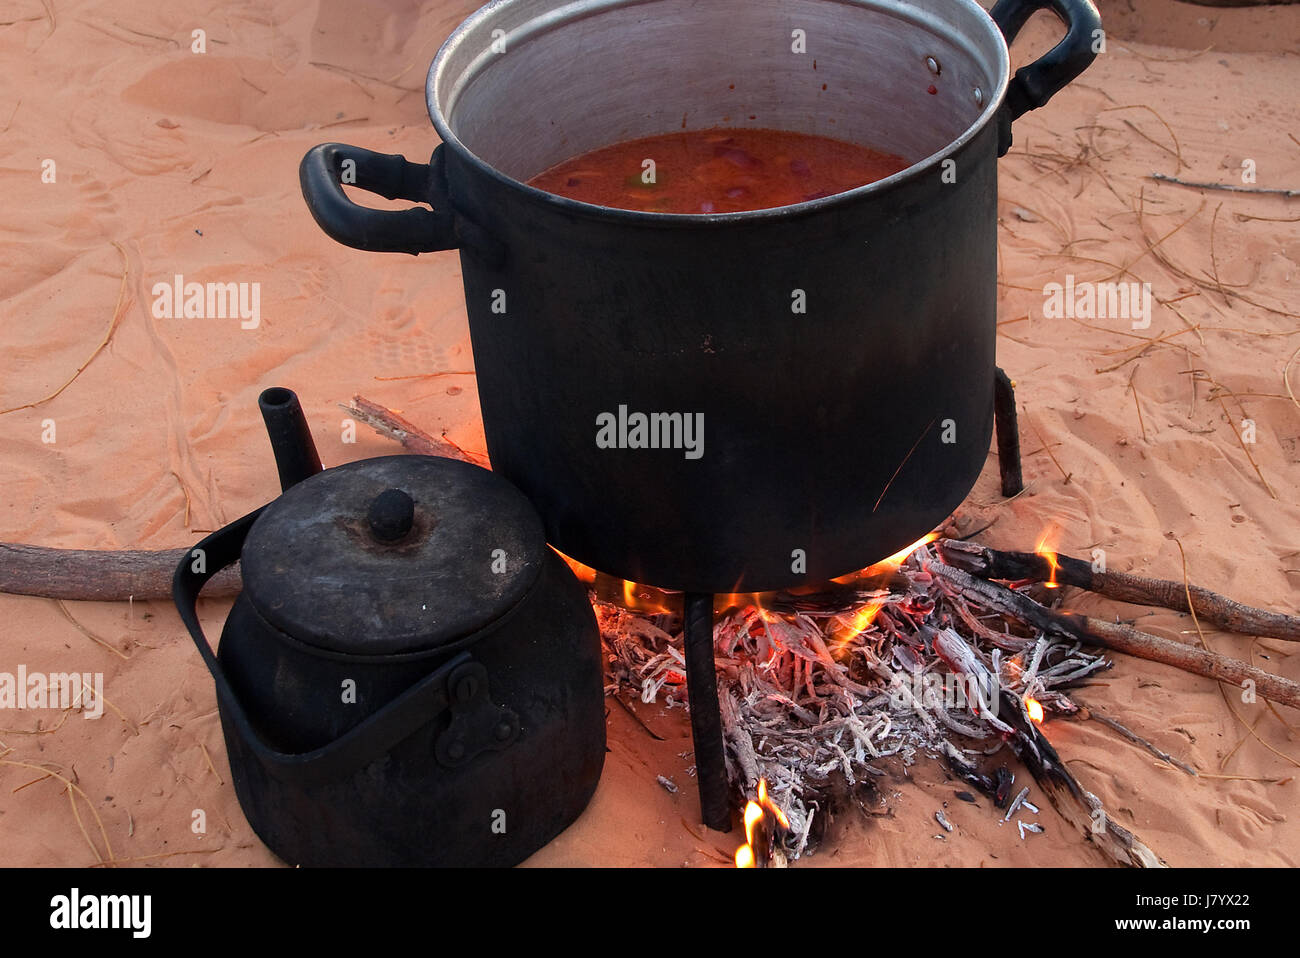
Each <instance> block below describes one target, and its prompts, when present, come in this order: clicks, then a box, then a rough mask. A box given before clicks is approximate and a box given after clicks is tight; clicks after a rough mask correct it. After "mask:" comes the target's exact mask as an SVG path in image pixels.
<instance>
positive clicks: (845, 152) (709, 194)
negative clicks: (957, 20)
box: [528, 129, 911, 213]
mask: <svg viewBox="0 0 1300 958" xmlns="http://www.w3.org/2000/svg"><path fill="white" fill-rule="evenodd" d="M910 165H911V164H910V163H908V161H907V160H905V159H903V158H902V157H901V156H895V155H893V154H891V153H883V152H881V151H879V150H873V149H870V148H868V147H865V146H859V145H858V144H856V143H847V142H845V141H843V140H835V139H831V138H830V137H825V136H815V135H812V134H808V133H789V132H786V131H783V130H760V129H745V130H730V129H713V130H691V131H686V132H678V133H668V134H664V135H661V136H650V137H644V138H642V139H637V140H627V141H625V142H622V143H615V144H613V145H612V146H606V147H602V148H600V149H598V150H592V151H591V152H590V153H583V154H580V155H579V156H575V157H572V158H571V159H568V160H565V161H564V162H563V163H560V164H559V165H557V166H553V167H551V168H550V169H549V170H546V171H545V172H543V173H539V174H538V175H537V176H535V177H533V178H532V179H531V180H529V181H528V183H529V185H530V186H535V187H537V188H538V189H540V190H545V191H546V192H548V193H555V194H558V195H559V196H567V197H569V198H570V199H575V200H581V201H582V202H584V203H593V204H595V205H597V206H610V207H616V208H618V209H625V210H640V211H643V212H648V213H737V212H742V211H746V210H762V209H771V208H773V207H778V206H790V205H792V204H795V203H804V202H807V201H809V200H815V199H820V198H821V197H825V196H833V195H834V194H836V193H843V192H845V191H846V190H851V189H854V188H856V187H859V186H865V185H866V184H868V183H874V182H875V181H876V180H880V179H884V178H885V177H887V176H892V175H893V174H895V173H898V172H900V171H901V170H904V169H906V168H907V167H908V166H910Z"/></svg>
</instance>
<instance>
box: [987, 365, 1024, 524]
mask: <svg viewBox="0 0 1300 958" xmlns="http://www.w3.org/2000/svg"><path fill="white" fill-rule="evenodd" d="M993 419H994V421H995V422H996V424H997V432H998V469H999V470H1000V471H1001V473H1002V495H1004V496H1006V497H1007V498H1008V499H1009V498H1011V497H1012V496H1016V495H1019V494H1020V493H1021V492H1022V491H1023V490H1024V488H1025V480H1024V478H1023V476H1022V475H1021V472H1020V427H1019V426H1018V425H1017V423H1016V390H1015V387H1014V386H1012V385H1011V378H1010V377H1009V376H1008V375H1007V374H1006V373H1004V372H1003V371H1002V369H1001V368H1000V367H999V368H998V371H997V376H996V378H995V379H994V383H993Z"/></svg>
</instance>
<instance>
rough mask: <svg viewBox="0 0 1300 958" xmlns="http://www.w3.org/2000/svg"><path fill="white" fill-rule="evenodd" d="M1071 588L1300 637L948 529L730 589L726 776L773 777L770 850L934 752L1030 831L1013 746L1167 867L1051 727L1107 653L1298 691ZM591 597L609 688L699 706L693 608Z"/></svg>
mask: <svg viewBox="0 0 1300 958" xmlns="http://www.w3.org/2000/svg"><path fill="white" fill-rule="evenodd" d="M1058 576H1064V577H1068V578H1069V583H1067V582H1064V581H1059V580H1058ZM1085 577H1086V578H1087V581H1084V578H1085ZM999 580H1002V581H999ZM842 581H843V580H841V582H842ZM1063 584H1074V585H1076V586H1078V587H1081V588H1091V589H1093V590H1095V591H1098V592H1100V593H1102V594H1112V595H1115V596H1116V597H1119V598H1124V599H1125V600H1126V601H1145V602H1148V603H1149V604H1163V605H1166V606H1169V607H1172V608H1179V606H1180V602H1181V603H1182V604H1183V606H1184V608H1183V610H1184V611H1191V612H1192V613H1193V615H1194V616H1196V615H1197V614H1198V613H1199V616H1200V618H1198V619H1197V624H1198V628H1199V627H1200V620H1201V619H1205V620H1207V621H1209V622H1210V623H1212V624H1214V625H1217V626H1219V627H1225V628H1236V629H1239V630H1246V631H1250V632H1251V633H1252V634H1272V635H1278V636H1281V637H1283V638H1292V639H1294V638H1300V620H1297V619H1295V618H1294V617H1289V616H1284V615H1280V614H1278V613H1271V612H1263V611H1260V610H1255V609H1250V608H1249V607H1246V606H1242V605H1240V604H1238V603H1234V602H1232V601H1231V600H1227V599H1224V598H1223V597H1221V596H1217V595H1215V594H1214V593H1211V592H1209V591H1208V590H1203V589H1197V588H1196V587H1194V586H1185V585H1184V584H1183V583H1172V582H1163V581H1160V580H1148V579H1142V578H1139V577H1136V576H1129V575H1125V574H1123V573H1111V574H1109V577H1108V576H1107V574H1105V573H1101V574H1100V575H1098V574H1095V573H1092V572H1091V570H1090V569H1089V568H1088V566H1087V564H1085V563H1081V562H1079V561H1078V560H1071V559H1069V558H1068V557H1065V556H1060V557H1056V556H1050V557H1045V556H1043V555H1035V554H1033V553H1003V552H997V551H995V550H990V549H985V548H982V547H979V546H974V545H971V544H969V543H965V542H960V541H955V540H940V541H938V542H935V543H930V542H927V543H924V544H922V545H920V546H919V547H917V548H916V549H915V550H914V551H913V552H912V553H911V554H910V555H908V556H907V557H906V558H905V559H903V560H901V562H897V563H887V564H884V565H883V566H877V567H873V568H872V569H870V570H866V572H864V573H863V574H861V575H860V576H858V577H855V578H854V579H853V580H851V581H848V582H843V584H839V583H832V584H831V585H830V586H829V587H828V588H827V589H825V590H822V591H819V592H816V593H808V594H793V593H776V594H765V595H763V596H762V597H758V596H731V597H728V600H729V607H728V608H726V609H725V610H724V611H722V612H721V613H720V614H719V615H718V617H717V619H716V623H715V628H714V646H715V652H716V657H717V668H718V692H719V700H720V707H721V711H722V720H723V727H724V730H725V735H726V743H727V772H728V777H729V780H730V782H731V783H732V786H733V788H734V790H735V793H736V795H737V797H738V799H739V800H740V801H741V803H743V802H744V801H745V800H746V799H751V798H753V797H754V796H755V794H756V793H757V792H758V790H759V787H760V783H764V782H765V783H766V787H767V790H768V793H769V795H770V799H771V801H772V802H774V803H775V805H776V806H777V807H778V808H779V809H780V811H781V812H782V813H783V814H784V818H785V819H786V822H785V823H783V824H784V825H786V826H788V827H782V828H781V829H780V831H781V832H782V834H781V835H780V836H779V839H778V841H777V842H775V843H774V853H775V854H777V855H778V856H779V857H781V858H783V859H790V860H793V859H797V858H799V857H800V856H801V855H804V854H807V853H809V852H810V851H813V850H815V848H816V847H817V844H818V840H819V836H820V832H821V829H820V828H819V825H820V824H824V821H825V818H826V815H827V812H828V810H830V809H831V808H835V807H841V806H842V805H843V804H844V802H845V799H849V800H850V801H851V800H852V797H853V796H854V795H855V794H859V793H860V792H861V785H862V784H863V783H870V782H872V781H873V780H875V779H879V778H881V777H883V776H885V775H887V774H888V771H887V769H888V768H890V763H894V766H895V767H896V765H897V763H900V762H901V763H902V764H903V765H904V766H907V765H911V764H912V763H914V762H916V761H918V760H919V759H921V758H923V757H926V756H928V757H930V758H933V759H938V760H940V761H942V762H944V763H946V764H947V766H948V767H949V768H950V770H951V771H952V772H953V773H954V774H955V775H956V776H957V777H958V778H960V779H961V780H962V781H964V782H966V783H967V784H968V785H970V786H971V787H973V788H974V789H976V790H978V791H980V792H982V793H984V794H985V795H987V796H989V797H990V798H992V799H993V802H994V804H995V806H996V807H997V808H999V809H1001V810H1002V811H1001V812H999V814H1003V815H1005V816H1006V819H1007V820H1008V821H1014V822H1016V824H1017V826H1018V827H1020V828H1021V834H1022V835H1023V834H1024V833H1025V831H1029V832H1034V831H1038V830H1040V828H1041V826H1039V825H1038V823H1037V822H1036V821H1035V815H1034V814H1033V813H1034V812H1036V811H1037V806H1035V805H1034V804H1033V801H1031V800H1030V797H1031V795H1030V792H1031V790H1030V789H1029V788H1027V787H1024V786H1023V785H1022V784H1021V783H1016V784H1015V786H1013V778H1014V774H1013V773H1012V772H1011V771H1010V767H1011V766H1016V763H1015V762H1014V761H1013V760H1012V756H1014V757H1015V758H1017V759H1019V760H1020V764H1022V765H1023V766H1024V767H1025V768H1027V769H1028V770H1029V772H1030V774H1031V775H1032V776H1033V778H1034V780H1035V782H1036V784H1037V786H1038V790H1039V794H1040V795H1044V796H1046V798H1047V800H1049V801H1051V802H1052V803H1053V804H1054V805H1055V806H1056V807H1057V809H1058V811H1060V812H1061V814H1062V816H1063V817H1064V818H1065V819H1066V820H1067V821H1068V822H1070V823H1071V824H1073V825H1074V826H1076V827H1077V828H1079V830H1080V831H1081V833H1082V834H1083V835H1084V836H1085V837H1086V838H1087V839H1088V840H1090V841H1092V842H1093V843H1094V844H1096V845H1097V847H1098V848H1099V849H1100V850H1101V851H1102V852H1103V853H1104V854H1105V855H1107V856H1108V857H1109V858H1110V859H1111V860H1112V861H1114V862H1116V863H1120V864H1125V865H1134V866H1142V867H1151V866H1157V867H1158V866H1159V865H1161V864H1162V863H1161V862H1160V859H1159V857H1158V856H1157V855H1156V854H1155V853H1154V852H1152V851H1151V850H1150V849H1149V848H1148V847H1147V846H1146V845H1145V844H1144V843H1143V842H1142V841H1141V840H1140V839H1139V838H1138V837H1137V836H1135V835H1133V834H1132V833H1131V832H1129V831H1128V830H1126V829H1124V828H1123V827H1121V826H1120V825H1119V824H1118V823H1116V822H1115V821H1114V819H1113V818H1112V817H1111V816H1109V815H1108V814H1106V811H1105V809H1104V808H1103V807H1102V805H1101V803H1100V801H1099V800H1098V799H1097V798H1096V796H1094V795H1093V794H1092V793H1090V792H1089V791H1088V790H1087V789H1086V788H1084V787H1083V786H1082V785H1081V784H1080V783H1079V782H1078V781H1077V780H1076V779H1075V778H1074V776H1073V774H1072V773H1071V772H1070V771H1069V770H1068V769H1067V768H1066V767H1065V765H1064V764H1063V763H1062V762H1061V760H1060V758H1059V756H1057V754H1056V751H1055V750H1054V749H1053V748H1052V746H1051V744H1050V742H1049V741H1048V740H1047V738H1046V737H1045V736H1044V735H1043V734H1042V732H1041V731H1040V729H1039V727H1038V723H1039V722H1040V721H1042V719H1043V718H1044V717H1045V716H1049V717H1050V716H1052V715H1054V714H1055V715H1071V714H1073V713H1076V712H1078V711H1079V706H1078V705H1076V703H1075V702H1074V701H1073V700H1072V699H1071V692H1072V691H1074V690H1076V689H1078V688H1080V687H1081V686H1083V685H1084V684H1086V683H1087V682H1088V681H1089V680H1090V679H1091V678H1093V677H1094V676H1096V675H1097V674H1098V673H1100V672H1102V671H1104V670H1106V669H1109V668H1111V667H1112V666H1113V665H1114V662H1113V660H1112V659H1111V658H1109V657H1108V655H1107V653H1108V652H1109V651H1110V650H1112V649H1113V650H1120V651H1123V652H1125V653H1127V654H1132V655H1138V656H1141V657H1144V658H1148V659H1153V660H1156V661H1162V662H1166V663H1168V664H1171V665H1175V666H1177V667H1180V668H1184V669H1186V670H1188V671H1192V672H1196V673H1198V674H1201V675H1206V676H1208V677H1211V678H1217V679H1220V680H1222V681H1232V682H1238V681H1243V680H1250V681H1252V682H1255V683H1256V685H1257V687H1258V690H1259V694H1260V695H1261V696H1263V697H1265V698H1270V699H1272V700H1274V701H1279V702H1285V703H1286V704H1292V705H1294V704H1296V703H1298V702H1300V695H1298V694H1297V693H1300V687H1297V686H1296V684H1295V683H1293V682H1290V681H1289V680H1286V679H1283V678H1280V677H1278V676H1273V675H1271V674H1270V673H1264V672H1261V671H1260V670H1258V669H1254V668H1253V667H1252V666H1248V665H1246V664H1245V663H1243V662H1239V661H1237V660H1235V659H1228V658H1226V657H1223V656H1218V655H1216V654H1214V653H1212V652H1209V651H1208V650H1202V649H1197V648H1195V647H1193V646H1190V645H1187V644H1184V643H1180V642H1175V641H1171V640H1168V639H1164V638H1161V637H1158V636H1153V635H1148V634H1146V633H1142V632H1139V631H1137V630H1135V629H1132V628H1130V627H1128V626H1124V625H1120V624H1116V623H1109V622H1104V621H1099V620H1095V619H1088V618H1084V617H1082V616H1077V615H1071V614H1068V613H1062V612H1059V611H1057V610H1056V609H1054V608H1053V607H1052V606H1053V604H1055V603H1057V602H1059V601H1060V597H1061V594H1062V590H1061V588H1060V586H1061V585H1063ZM1174 585H1176V586H1177V588H1176V589H1175V588H1173V586H1174ZM1121 593H1122V594H1121ZM594 601H595V606H596V613H597V619H598V622H599V623H600V627H601V634H602V637H603V641H604V643H605V647H606V651H607V653H608V663H609V665H608V676H609V679H608V682H609V684H608V686H607V692H608V693H609V694H611V695H615V696H620V697H628V696H632V697H635V698H636V699H639V700H640V701H641V702H644V703H652V702H659V703H665V704H668V705H669V706H670V707H676V706H679V705H681V704H683V702H684V700H685V701H686V702H688V701H689V698H688V690H687V689H686V688H685V674H684V672H685V669H684V659H683V655H682V636H681V634H680V628H681V621H680V616H674V615H673V614H671V613H666V612H655V613H645V612H636V611H630V610H628V609H627V608H624V607H622V606H621V605H620V604H616V603H615V602H611V601H605V600H603V599H601V598H600V596H599V595H597V596H595V598H594ZM1170 647H1172V648H1170ZM1255 673H1258V674H1255ZM1107 722H1108V724H1110V725H1111V726H1112V727H1113V728H1115V729H1116V730H1117V731H1119V732H1120V733H1121V734H1124V735H1125V736H1126V737H1128V738H1130V739H1131V740H1132V741H1134V742H1136V743H1138V744H1140V745H1142V746H1144V747H1146V748H1147V749H1149V750H1150V751H1152V753H1153V754H1155V755H1156V756H1157V757H1159V758H1160V759H1161V760H1163V761H1166V762H1168V763H1169V764H1171V765H1173V766H1175V767H1178V768H1180V769H1182V770H1183V771H1184V772H1186V773H1188V774H1190V775H1195V774H1196V773H1195V770H1194V769H1192V768H1190V767H1189V766H1186V765H1184V764H1183V763H1181V762H1178V761H1177V760H1176V759H1174V758H1172V757H1171V756H1169V755H1166V754H1165V753H1163V752H1161V751H1160V750H1159V749H1157V748H1156V747H1155V746H1153V745H1151V744H1150V743H1149V742H1147V741H1146V740H1145V739H1143V738H1141V736H1139V735H1137V734H1136V733H1133V732H1131V731H1130V730H1128V729H1126V728H1125V727H1124V726H1122V725H1119V723H1117V722H1113V721H1110V720H1107ZM1017 767H1018V766H1017ZM868 789H869V786H868ZM939 824H940V825H942V824H943V822H942V821H940V822H939ZM760 864H762V863H760Z"/></svg>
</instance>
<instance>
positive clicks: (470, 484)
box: [173, 389, 605, 865]
mask: <svg viewBox="0 0 1300 958" xmlns="http://www.w3.org/2000/svg"><path fill="white" fill-rule="evenodd" d="M260 405H261V407H262V411H263V414H264V416H265V418H266V421H267V426H268V429H269V431H270V433H271V438H272V446H273V449H274V450H275V454H276V462H277V465H278V466H279V469H280V478H281V483H282V485H283V487H284V493H283V494H282V495H281V496H280V498H278V499H276V500H275V501H274V502H272V503H270V504H269V505H267V506H264V507H263V508H261V509H259V510H257V511H256V512H254V513H251V514H250V515H247V516H245V517H244V518H242V519H239V520H238V521H236V522H234V523H232V524H231V525H229V526H227V527H226V528H224V529H222V530H220V531H218V532H216V533H214V534H213V535H211V536H208V537H207V538H206V539H204V540H203V541H202V542H200V543H199V544H198V545H197V546H196V547H195V548H194V549H193V550H192V551H191V552H190V553H189V554H188V555H187V556H186V558H185V560H184V561H183V562H182V563H181V565H180V567H179V568H178V569H177V571H176V577H175V582H174V586H173V593H174V597H175V601H176V605H177V608H178V609H179V610H180V613H181V617H182V619H183V620H184V621H185V624H186V626H187V627H188V629H189V631H190V634H191V636H192V637H193V638H194V641H195V644H196V645H197V646H198V649H199V653H200V654H201V655H202V657H203V660H204V662H205V663H206V664H207V666H208V668H209V670H210V671H211V672H212V676H213V679H214V681H215V682H216V689H217V704H218V708H219V711H220V715H221V724H222V729H223V731H224V733H225V739H226V747H227V750H228V752H229V759H230V769H231V774H232V776H233V779H234V785H235V793H236V795H237V796H238V798H239V802H240V805H241V806H242V807H243V809H244V813H245V815H247V817H248V820H249V823H250V824H251V825H252V826H253V829H254V831H256V832H257V834H258V835H259V836H260V837H261V838H262V840H263V841H265V842H266V844H267V845H268V846H269V847H270V848H271V850H272V851H274V852H275V853H276V854H277V855H279V856H280V857H281V858H282V859H284V860H285V861H286V862H288V863H290V864H295V865H298V864H301V865H512V864H515V863H517V862H519V861H521V860H523V859H524V858H526V857H527V856H528V855H530V854H532V853H533V852H534V851H536V850H537V849H538V848H540V847H541V846H542V845H544V844H546V843H547V842H548V841H550V840H551V839H552V838H553V837H555V835H557V834H558V833H559V832H560V831H562V830H563V829H564V828H565V827H567V826H568V825H569V824H570V823H571V822H572V821H573V820H574V819H575V818H577V816H578V815H579V813H580V812H581V811H582V809H583V808H584V807H585V806H586V804H587V801H588V800H589V799H590V797H591V795H592V792H593V791H594V790H595V787H596V782H597V780H598V779H599V777H600V771H601V767H602V765H603V762H604V756H605V716H604V696H603V689H602V672H601V662H600V639H599V635H598V633H597V630H596V623H595V618H594V615H593V613H592V609H591V604H590V602H589V600H588V598H587V594H586V590H585V589H584V587H583V586H582V585H581V584H580V583H579V582H578V580H577V579H576V578H575V577H574V575H573V573H572V572H571V571H570V569H569V567H568V566H567V565H566V564H565V563H564V561H563V560H562V559H560V558H559V557H558V556H557V555H556V554H555V553H554V552H553V551H552V550H551V549H550V548H548V547H547V545H546V540H545V536H544V533H543V530H542V523H541V520H540V518H539V517H538V516H537V514H536V512H535V511H534V510H533V508H532V506H531V505H530V504H529V502H528V500H527V499H525V498H524V497H523V495H522V494H520V493H519V491H518V490H517V489H515V488H514V487H513V486H511V485H510V484H509V483H508V482H506V481H505V480H503V479H501V478H500V477H498V476H495V475H493V474H492V473H490V472H488V471H487V470H485V469H480V468H478V467H477V466H473V465H469V464H467V463H463V462H458V461H454V460H450V459H440V458H436V457H432V456H390V457H384V458H378V459H367V460H363V461H360V462H353V463H349V464H347V465H342V466H337V467H335V468H332V469H329V470H325V471H324V472H321V467H320V460H319V459H318V458H317V456H316V452H315V448H314V446H313V445H312V442H311V437H310V435H309V434H308V432H307V428H306V422H305V419H304V418H303V416H302V412H301V409H300V407H299V405H298V401H297V397H296V396H294V394H293V393H292V392H290V391H289V390H285V389H271V390H267V391H266V392H264V393H263V394H262V397H261V399H260ZM236 561H239V562H240V563H241V571H242V576H243V583H244V585H243V591H242V592H241V593H240V595H239V597H238V599H237V600H236V602H235V605H234V608H233V609H232V610H231V612H230V615H229V617H228V618H227V620H226V624H225V628H224V630H223V631H222V636H221V643H220V646H219V648H218V650H217V652H216V653H215V655H214V654H213V652H212V649H211V647H210V646H209V644H208V642H207V640H206V639H205V638H204V636H203V633H202V630H201V627H200V625H199V622H198V618H197V616H196V614H195V604H196V601H197V598H198V594H199V591H200V589H201V588H202V587H203V584H204V583H205V582H206V581H207V580H208V579H209V578H211V577H212V576H213V575H214V574H215V573H216V572H217V571H219V570H220V569H222V568H224V567H225V566H228V565H230V564H232V563H234V562H236Z"/></svg>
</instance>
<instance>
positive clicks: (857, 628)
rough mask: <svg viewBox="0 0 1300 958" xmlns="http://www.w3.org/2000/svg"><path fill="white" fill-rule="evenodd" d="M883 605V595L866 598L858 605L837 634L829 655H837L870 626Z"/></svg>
mask: <svg viewBox="0 0 1300 958" xmlns="http://www.w3.org/2000/svg"><path fill="white" fill-rule="evenodd" d="M884 607H885V599H884V597H876V598H873V599H868V600H867V601H866V602H865V603H863V604H862V605H860V606H858V608H857V609H856V610H855V611H854V613H853V618H852V619H850V620H849V624H848V625H847V626H846V627H845V629H844V631H843V632H841V633H840V635H839V641H838V642H836V643H835V647H834V648H832V649H831V655H833V656H837V657H838V655H839V653H840V652H842V651H843V650H844V647H845V646H846V645H848V644H849V643H850V642H852V641H853V640H854V639H856V638H857V637H858V636H859V635H861V634H862V633H863V632H865V631H867V629H869V628H870V627H871V623H872V622H874V621H876V616H878V615H879V614H880V610H881V609H883V608H884Z"/></svg>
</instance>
